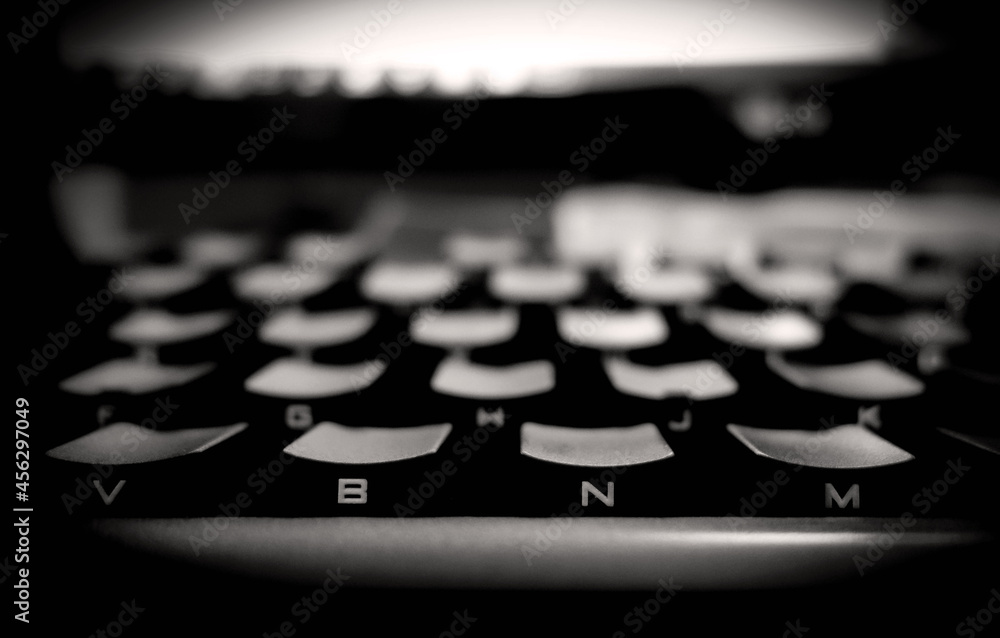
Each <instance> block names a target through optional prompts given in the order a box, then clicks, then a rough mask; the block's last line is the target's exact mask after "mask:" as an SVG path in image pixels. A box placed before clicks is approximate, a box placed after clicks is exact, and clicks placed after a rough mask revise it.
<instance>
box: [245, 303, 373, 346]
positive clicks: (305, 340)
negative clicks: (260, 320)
mask: <svg viewBox="0 0 1000 638" xmlns="http://www.w3.org/2000/svg"><path fill="white" fill-rule="evenodd" d="M377 319H378V314H377V313H376V312H375V310H374V309H373V308H349V309H345V310H332V311H328V312H306V311H304V310H302V309H301V308H287V309H284V310H279V311H278V312H276V313H275V314H274V315H272V316H271V317H269V318H268V319H267V321H265V322H264V324H263V325H262V326H261V327H260V332H259V336H260V340H261V341H262V342H264V343H268V344H271V345H276V346H282V347H285V348H291V349H293V350H307V349H314V348H321V347H324V346H335V345H341V344H345V343H350V342H352V341H354V340H356V339H359V338H360V337H362V336H363V335H365V334H366V333H367V332H368V331H369V330H371V329H372V327H373V326H374V325H375V322H376V320H377Z"/></svg>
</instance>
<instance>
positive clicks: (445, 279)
mask: <svg viewBox="0 0 1000 638" xmlns="http://www.w3.org/2000/svg"><path fill="white" fill-rule="evenodd" d="M460 281H461V278H460V277H459V274H458V272H457V271H456V270H455V269H453V268H452V267H450V266H448V265H446V264H435V263H403V262H382V263H376V264H374V265H372V266H371V267H369V268H368V270H367V271H366V272H365V273H364V274H363V275H362V277H361V281H360V284H359V285H360V288H361V293H362V294H363V295H364V296H365V298H367V299H369V300H370V301H374V302H377V303H381V304H385V305H389V306H413V305H419V304H429V303H432V302H434V301H437V300H439V299H444V298H446V297H447V296H448V295H451V294H454V293H455V292H456V291H457V289H458V286H459V284H460Z"/></svg>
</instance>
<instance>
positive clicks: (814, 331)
mask: <svg viewBox="0 0 1000 638" xmlns="http://www.w3.org/2000/svg"><path fill="white" fill-rule="evenodd" d="M700 320H701V322H702V324H703V325H704V326H705V328H706V329H707V330H708V331H709V332H710V333H711V334H712V335H713V336H715V337H716V338H718V339H720V340H722V341H727V342H729V343H737V344H741V345H744V346H746V347H748V348H753V349H757V350H803V349H806V348H813V347H815V346H817V345H819V343H820V342H821V341H822V340H823V328H822V326H820V325H819V324H818V323H817V322H816V321H815V320H813V319H812V318H810V317H809V316H808V315H805V314H803V313H801V312H799V311H797V310H789V309H775V310H768V311H763V312H753V311H744V310H734V309H731V308H721V307H712V308H706V309H705V310H704V312H703V313H702V314H701V316H700Z"/></svg>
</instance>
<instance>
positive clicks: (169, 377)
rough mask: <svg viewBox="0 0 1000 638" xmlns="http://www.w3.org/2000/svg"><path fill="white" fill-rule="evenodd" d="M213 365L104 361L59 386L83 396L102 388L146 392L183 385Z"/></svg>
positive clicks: (131, 360)
mask: <svg viewBox="0 0 1000 638" xmlns="http://www.w3.org/2000/svg"><path fill="white" fill-rule="evenodd" d="M214 369H215V364H214V363H209V362H206V363H199V364H195V365H164V364H161V363H156V362H150V361H145V360H140V359H113V360H111V361H105V362H104V363H101V364H99V365H96V366H94V367H93V368H89V369H87V370H84V371H83V372H80V373H78V374H75V375H73V376H71V377H69V378H68V379H64V380H63V381H62V382H61V383H60V384H59V388H60V389H61V390H63V391H65V392H71V393H73V394H79V395H83V396H96V395H98V394H101V393H103V392H124V393H126V394H132V395H137V394H146V393H150V392H160V391H163V390H167V389H170V388H173V387H176V386H181V385H185V384H187V383H190V382H192V381H194V380H196V379H199V378H201V377H203V376H205V375H207V374H208V373H209V372H211V371H212V370H214Z"/></svg>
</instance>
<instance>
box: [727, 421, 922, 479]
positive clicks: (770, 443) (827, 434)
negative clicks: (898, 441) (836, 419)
mask: <svg viewBox="0 0 1000 638" xmlns="http://www.w3.org/2000/svg"><path fill="white" fill-rule="evenodd" d="M726 429H727V430H729V432H730V434H732V435H733V436H735V437H736V438H737V439H738V440H739V441H740V442H741V443H743V445H745V446H746V447H747V448H749V449H750V450H751V451H752V452H753V453H754V454H757V455H758V456H763V457H766V458H769V459H773V460H776V461H781V462H783V463H787V464H789V465H802V466H805V467H815V468H828V469H829V468H836V469H862V468H872V467H883V466H887V465H894V464H897V463H905V462H906V461H910V460H912V459H913V455H912V454H910V453H909V452H907V451H906V450H903V449H901V448H898V447H896V446H895V445H893V444H892V443H890V442H889V441H886V440H885V439H883V438H882V437H880V436H878V435H877V434H874V433H873V432H872V431H871V430H869V429H868V428H866V427H864V426H862V425H838V426H835V427H832V428H830V429H828V430H774V429H768V428H754V427H748V426H744V425H734V424H729V425H727V426H726Z"/></svg>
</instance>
